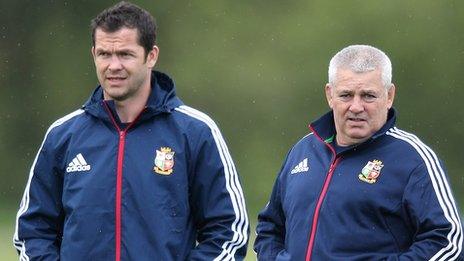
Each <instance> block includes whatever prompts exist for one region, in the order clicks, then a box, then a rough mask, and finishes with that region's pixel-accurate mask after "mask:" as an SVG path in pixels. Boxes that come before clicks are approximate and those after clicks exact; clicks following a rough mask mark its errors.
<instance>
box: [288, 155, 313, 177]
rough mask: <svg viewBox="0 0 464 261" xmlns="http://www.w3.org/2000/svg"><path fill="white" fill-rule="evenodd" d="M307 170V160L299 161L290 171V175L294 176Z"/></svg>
mask: <svg viewBox="0 0 464 261" xmlns="http://www.w3.org/2000/svg"><path fill="white" fill-rule="evenodd" d="M308 170H309V167H308V158H305V159H304V160H303V161H301V162H300V163H298V165H296V166H295V167H294V168H293V169H292V171H291V172H290V173H292V174H296V173H300V172H305V171H308Z"/></svg>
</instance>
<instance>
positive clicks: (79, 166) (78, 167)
mask: <svg viewBox="0 0 464 261" xmlns="http://www.w3.org/2000/svg"><path fill="white" fill-rule="evenodd" d="M89 170H90V165H89V164H87V161H85V159H84V157H83V156H82V154H81V153H79V154H77V156H76V157H74V159H73V160H72V161H71V162H70V163H69V165H68V167H67V168H66V172H67V173H71V172H77V171H79V172H80V171H89Z"/></svg>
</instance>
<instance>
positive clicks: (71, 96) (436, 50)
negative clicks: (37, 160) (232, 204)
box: [0, 0, 464, 222]
mask: <svg viewBox="0 0 464 261" xmlns="http://www.w3.org/2000/svg"><path fill="white" fill-rule="evenodd" d="M133 2H134V3H136V4H138V5H140V6H142V7H144V8H146V9H147V10H149V11H150V12H151V13H152V14H153V15H154V16H155V17H156V20H157V22H158V26H159V29H158V45H159V47H160V58H159V62H158V64H157V70H161V71H163V72H166V73H168V74H169V75H170V76H172V77H173V78H174V80H175V82H176V85H177V92H178V94H179V96H180V97H181V98H182V99H183V101H184V102H185V103H187V104H188V105H190V106H192V107H195V108H198V109H200V110H202V111H205V112H206V113H208V114H209V115H210V116H212V117H213V118H214V119H215V120H216V122H217V123H218V125H219V126H220V128H221V130H222V132H223V135H224V136H225V138H226V140H227V142H228V145H229V149H230V150H231V153H232V156H233V158H234V160H235V162H236V165H237V168H238V170H239V172H240V174H241V178H242V183H243V187H244V189H245V196H246V199H247V205H248V210H249V213H250V219H251V220H252V221H253V222H254V220H255V219H256V215H257V212H258V211H259V210H260V209H261V208H262V207H263V206H264V205H265V204H266V201H267V199H268V197H269V194H270V191H271V189H272V184H273V182H274V178H275V176H276V174H277V172H278V171H279V168H280V165H281V163H282V161H283V159H284V156H285V154H286V152H287V150H288V149H289V148H290V147H291V145H292V144H294V143H295V142H296V141H297V140H299V139H300V138H301V137H302V136H304V135H305V134H306V133H308V128H307V125H308V123H309V122H311V121H312V120H314V119H315V118H317V117H319V116H320V115H321V114H322V113H324V112H326V111H327V110H328V107H327V105H326V101H325V97H324V92H323V87H324V85H325V83H326V81H327V66H328V62H329V60H330V58H331V57H332V55H334V54H335V53H336V52H337V51H338V50H340V49H341V48H343V47H345V46H347V45H350V44H370V45H374V46H376V47H379V48H380V49H382V50H384V51H385V52H386V53H387V54H388V55H389V56H390V58H391V60H392V63H393V81H394V83H395V84H396V86H397V97H396V100H395V107H396V108H397V109H398V112H399V122H398V126H399V127H400V128H402V129H404V130H407V131H410V132H414V133H415V134H417V135H418V136H419V137H420V138H422V139H423V140H424V141H425V142H426V143H427V144H429V145H430V146H431V147H432V148H433V149H434V150H435V151H436V152H437V153H438V154H439V155H440V156H441V158H442V159H443V161H444V162H445V164H446V166H447V168H448V171H449V176H450V181H451V185H452V187H453V190H454V194H455V196H456V198H457V200H458V202H459V205H460V208H461V211H462V210H464V173H463V171H462V166H461V163H463V156H462V155H463V152H462V147H463V142H464V132H463V131H462V130H463V128H464V109H463V108H462V107H461V106H462V102H463V99H464V89H463V87H462V84H463V82H464V73H463V68H464V66H463V65H464V24H463V23H464V19H463V17H464V2H463V1H457V0H456V1H448V0H447V1H433V0H428V1H419V0H413V1H400V0H392V1H361V0H348V1H322V0H313V1H308V0H291V1H264V0H257V1H243V0H238V1H227V0H205V1H184V0H180V1H133ZM114 3H115V1H90V0H81V1H55V0H44V1H32V0H20V1H13V0H0V101H1V102H0V122H1V124H0V166H1V168H2V172H1V174H0V175H1V182H0V195H1V196H0V204H2V205H14V206H16V205H17V204H19V201H20V198H21V195H22V192H23V190H24V186H25V184H26V181H27V178H28V173H29V168H30V166H31V164H32V161H33V159H34V157H35V154H36V152H37V149H38V148H39V146H40V143H41V141H42V139H43V136H44V134H45V131H46V129H47V128H48V126H49V125H50V124H51V123H52V122H53V121H54V120H56V119H58V118H59V117H61V116H63V115H65V114H68V113H69V112H71V111H74V110H75V109H77V108H78V107H80V106H81V105H82V104H83V103H84V101H85V100H86V99H87V97H88V96H89V95H90V93H91V91H92V90H93V88H94V87H95V86H96V85H97V79H96V76H95V71H94V66H93V61H92V58H91V55H90V46H91V37H90V30H89V23H90V20H91V19H92V18H93V17H94V16H95V15H96V14H98V13H99V12H100V11H101V10H103V9H104V8H106V7H108V6H110V5H112V4H114ZM461 213H462V212H461ZM12 218H13V217H12Z"/></svg>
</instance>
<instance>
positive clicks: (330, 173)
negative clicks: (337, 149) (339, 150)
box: [306, 157, 340, 261]
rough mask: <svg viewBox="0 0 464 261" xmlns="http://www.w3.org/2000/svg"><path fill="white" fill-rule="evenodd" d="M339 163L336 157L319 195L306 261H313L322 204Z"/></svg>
mask: <svg viewBox="0 0 464 261" xmlns="http://www.w3.org/2000/svg"><path fill="white" fill-rule="evenodd" d="M339 161H340V158H337V157H335V159H334V161H333V162H332V163H331V164H330V168H329V173H328V174H327V176H326V178H325V181H324V186H323V187H322V191H321V194H319V198H318V199H317V205H316V209H315V210H314V216H313V222H312V225H311V234H310V237H309V243H308V250H307V252H306V261H311V255H312V251H313V246H314V238H315V237H316V230H317V224H318V221H319V211H320V209H321V206H322V202H323V201H324V198H325V195H326V194H327V190H328V189H329V184H330V181H331V180H332V176H333V173H334V171H335V167H336V166H337V164H338V162H339Z"/></svg>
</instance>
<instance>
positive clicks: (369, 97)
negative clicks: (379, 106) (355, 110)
mask: <svg viewBox="0 0 464 261" xmlns="http://www.w3.org/2000/svg"><path fill="white" fill-rule="evenodd" d="M375 98H377V96H375V95H373V94H365V95H364V99H366V100H374V99H375Z"/></svg>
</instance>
